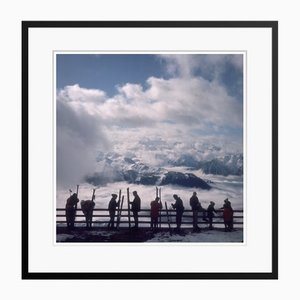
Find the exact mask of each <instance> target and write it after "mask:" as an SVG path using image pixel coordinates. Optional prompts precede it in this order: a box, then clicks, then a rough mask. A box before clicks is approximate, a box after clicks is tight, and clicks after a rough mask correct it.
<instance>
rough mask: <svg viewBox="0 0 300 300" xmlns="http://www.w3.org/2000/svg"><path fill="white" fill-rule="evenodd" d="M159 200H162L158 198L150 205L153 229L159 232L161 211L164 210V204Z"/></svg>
mask: <svg viewBox="0 0 300 300" xmlns="http://www.w3.org/2000/svg"><path fill="white" fill-rule="evenodd" d="M159 200H160V198H159V197H156V198H155V200H154V201H152V202H151V203H150V207H151V213H150V216H151V229H154V230H157V227H158V217H159V210H160V209H162V204H161V202H160V201H159Z"/></svg>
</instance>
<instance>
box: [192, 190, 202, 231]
mask: <svg viewBox="0 0 300 300" xmlns="http://www.w3.org/2000/svg"><path fill="white" fill-rule="evenodd" d="M190 206H191V208H192V211H193V231H200V227H199V226H198V212H199V211H204V209H203V208H202V206H201V203H200V202H199V199H198V197H197V193H196V192H193V196H192V197H191V198H190Z"/></svg>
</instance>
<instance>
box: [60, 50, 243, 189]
mask: <svg viewBox="0 0 300 300" xmlns="http://www.w3.org/2000/svg"><path fill="white" fill-rule="evenodd" d="M56 89H57V91H56V95H57V97H56V117H57V119H56V126H57V127H56V128H57V131H56V133H57V182H58V184H60V183H61V184H64V183H65V184H70V183H71V182H76V181H77V182H78V180H80V178H82V177H83V176H84V175H85V174H87V173H90V172H92V170H93V169H94V168H95V157H96V156H97V153H98V152H99V151H101V152H118V153H121V154H123V155H126V156H129V157H133V156H138V157H139V158H140V159H141V160H144V161H145V162H146V163H149V164H154V165H155V164H161V163H162V162H161V161H160V160H159V157H161V154H162V153H167V154H168V155H170V156H172V155H173V156H174V155H175V156H176V155H177V154H178V153H185V154H192V155H195V156H197V155H200V154H201V155H206V154H207V152H205V151H203V149H204V148H210V146H208V145H215V146H218V149H222V150H218V151H219V152H220V151H221V153H219V155H220V154H226V153H242V151H243V150H242V149H243V56H242V54H164V55H162V54H159V55H154V54H57V56H56ZM210 151H211V150H210ZM199 159H200V157H199Z"/></svg>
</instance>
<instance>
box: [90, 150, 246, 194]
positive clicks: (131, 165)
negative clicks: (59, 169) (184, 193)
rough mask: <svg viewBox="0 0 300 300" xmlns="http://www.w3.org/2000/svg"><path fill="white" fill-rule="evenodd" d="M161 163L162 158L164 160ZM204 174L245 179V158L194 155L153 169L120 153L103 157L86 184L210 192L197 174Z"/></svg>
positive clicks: (238, 156)
mask: <svg viewBox="0 0 300 300" xmlns="http://www.w3.org/2000/svg"><path fill="white" fill-rule="evenodd" d="M160 159H161V157H160ZM172 167H184V169H186V170H190V171H183V172H181V171H174V170H172ZM195 170H202V172H203V173H205V174H215V175H224V176H227V175H242V174H243V155H242V154H231V155H226V156H223V157H218V158H214V159H210V160H197V159H195V158H194V157H193V156H192V155H189V154H183V155H181V156H179V157H178V158H177V159H173V160H170V159H167V158H166V159H165V161H163V163H161V164H160V165H159V166H151V165H150V164H146V163H144V162H142V161H141V160H140V159H139V158H137V157H135V156H134V155H131V157H128V156H124V155H121V154H118V153H116V152H109V153H99V155H98V157H97V167H96V170H95V171H94V172H93V173H91V174H89V175H87V176H86V177H85V180H86V181H87V182H88V183H90V184H93V185H105V184H107V183H112V182H117V181H126V182H128V183H134V184H142V185H169V184H170V185H179V186H184V187H195V188H201V189H210V188H211V186H210V185H209V183H208V182H207V181H205V180H203V179H201V178H200V177H198V176H196V175H195V174H193V171H195Z"/></svg>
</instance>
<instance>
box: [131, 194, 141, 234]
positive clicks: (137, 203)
mask: <svg viewBox="0 0 300 300" xmlns="http://www.w3.org/2000/svg"><path fill="white" fill-rule="evenodd" d="M132 194H133V196H134V199H133V201H132V202H130V204H131V211H132V213H133V219H134V228H138V226H139V216H138V212H139V211H140V210H141V198H140V197H139V195H138V193H137V191H134V192H133V193H132Z"/></svg>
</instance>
